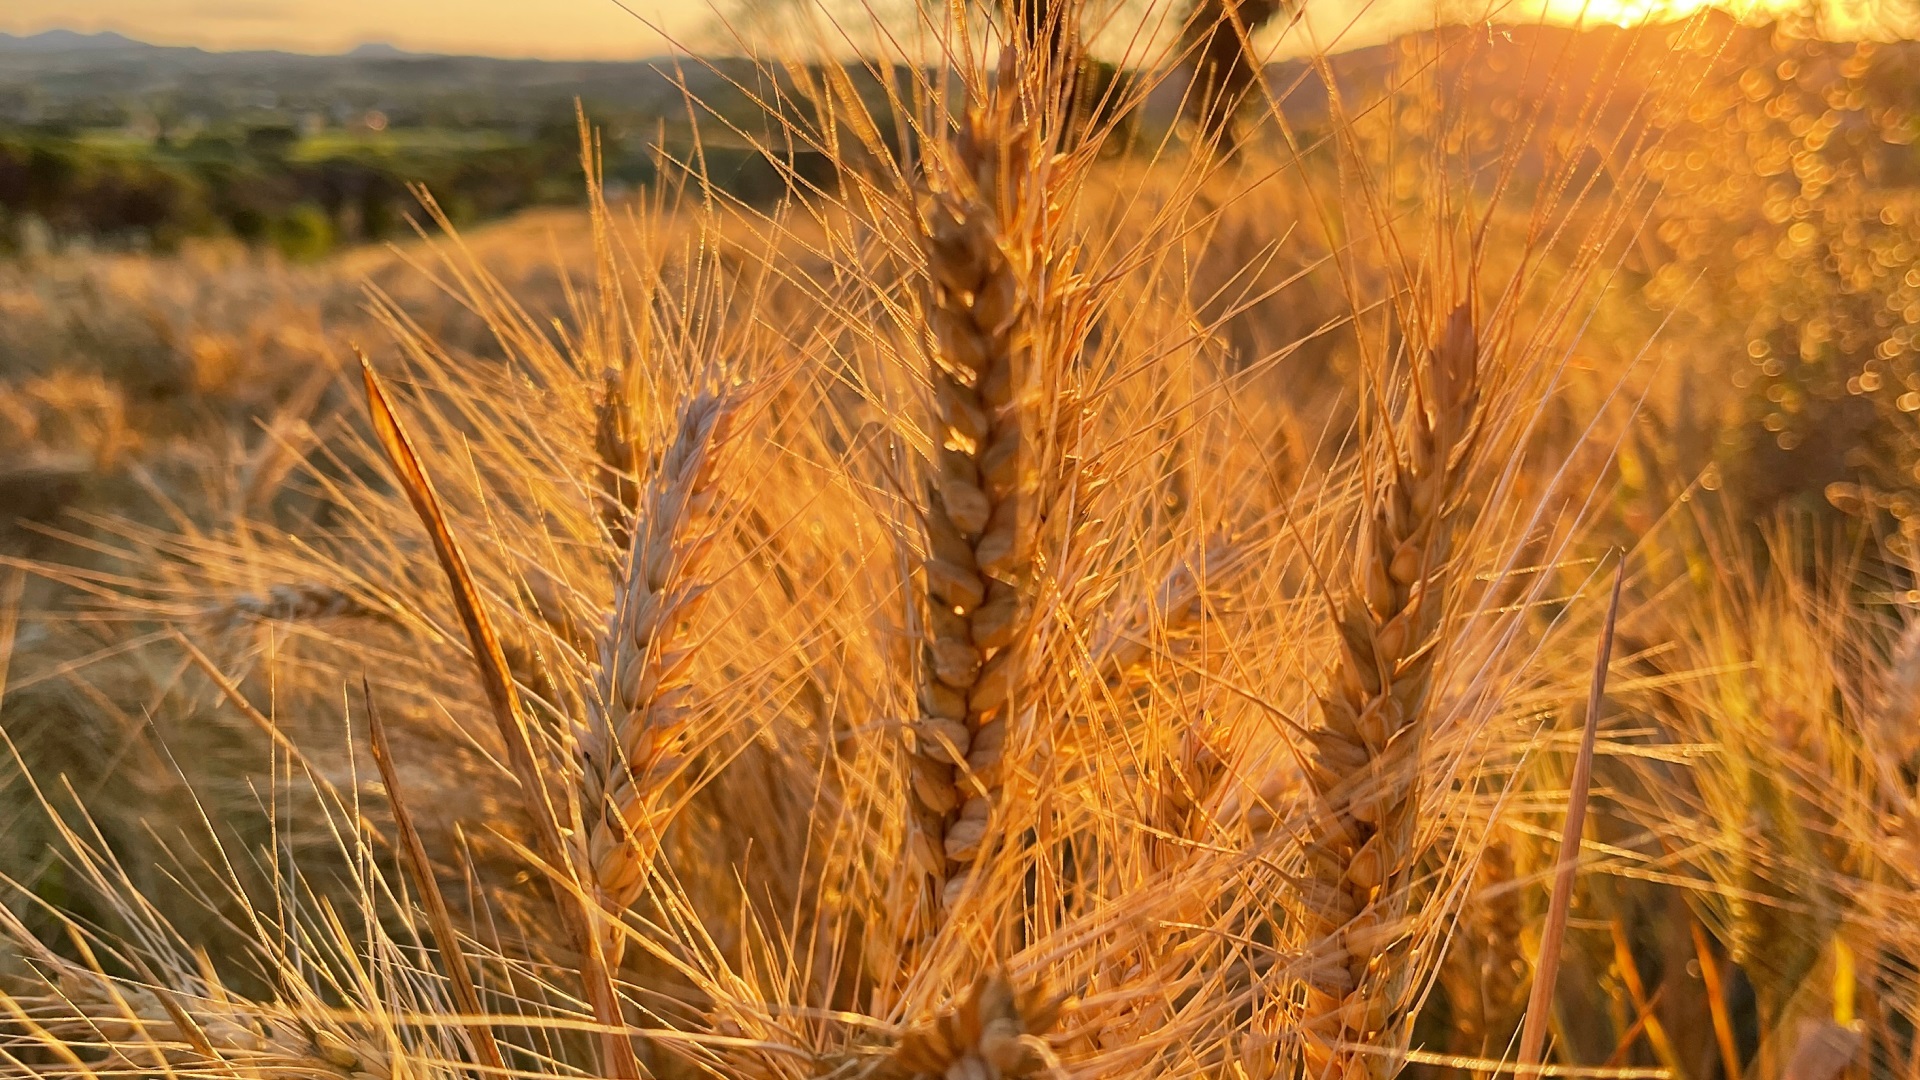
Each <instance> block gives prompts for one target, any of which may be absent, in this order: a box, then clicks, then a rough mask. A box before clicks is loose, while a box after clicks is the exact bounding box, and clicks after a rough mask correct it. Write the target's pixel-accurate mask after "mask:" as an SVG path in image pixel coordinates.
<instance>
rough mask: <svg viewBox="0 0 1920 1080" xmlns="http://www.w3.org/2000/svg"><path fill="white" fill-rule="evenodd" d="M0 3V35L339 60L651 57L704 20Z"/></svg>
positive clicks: (675, 9) (164, 1)
mask: <svg viewBox="0 0 1920 1080" xmlns="http://www.w3.org/2000/svg"><path fill="white" fill-rule="evenodd" d="M624 2H625V3H626V6H627V8H629V9H631V12H630V11H628V10H623V9H622V7H621V4H620V3H619V2H616V0H0V30H5V31H7V32H9V33H15V34H19V33H35V32H38V31H41V30H47V29H52V28H55V27H64V28H67V29H71V30H82V31H88V32H91V31H96V30H116V31H119V32H120V33H123V34H126V35H127V36H128V37H134V38H139V39H140V40H142V41H151V42H154V43H156V44H163V45H199V46H202V47H205V48H210V49H243V48H278V49H290V50H294V51H298V52H314V53H328V52H341V51H344V50H346V49H350V48H352V47H353V46H355V45H358V44H361V43H363V42H369V41H381V42H389V43H391V44H394V45H398V46H400V47H402V48H414V49H420V50H422V51H434V52H454V53H478V54H486V55H500V56H544V57H583V58H584V57H593V58H622V57H638V56H651V55H657V54H659V53H661V52H664V51H666V49H667V48H668V45H667V41H666V40H665V39H664V38H663V37H662V36H661V34H660V33H658V32H656V31H655V30H653V29H650V28H649V27H648V26H647V24H646V21H643V18H641V17H636V15H638V16H643V17H645V19H648V20H651V21H653V22H655V23H656V24H657V25H660V26H662V27H663V28H665V30H666V31H667V32H668V33H669V34H671V35H673V36H674V37H679V36H681V35H683V34H687V33H698V32H700V31H701V30H702V29H704V28H705V27H707V26H708V25H709V24H710V23H711V21H712V9H711V7H710V6H709V5H707V4H705V3H702V2H700V0H692V2H688V0H624Z"/></svg>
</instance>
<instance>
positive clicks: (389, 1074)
mask: <svg viewBox="0 0 1920 1080" xmlns="http://www.w3.org/2000/svg"><path fill="white" fill-rule="evenodd" d="M56 979H57V988H56V987H55V986H53V985H49V986H47V987H46V988H45V990H44V992H42V993H39V994H31V995H22V996H20V997H17V998H15V999H14V1002H15V1004H16V1005H18V1006H20V1007H21V1008H22V1009H23V1010H24V1011H25V1012H26V1014H27V1015H28V1016H29V1017H31V1018H32V1020H33V1021H34V1022H35V1023H36V1024H37V1025H38V1026H39V1028H40V1029H41V1030H43V1031H44V1032H45V1033H46V1034H47V1035H48V1036H51V1037H54V1038H59V1039H61V1040H63V1041H64V1043H65V1045H67V1046H70V1047H72V1048H73V1049H74V1050H75V1051H76V1052H78V1054H79V1056H81V1057H82V1058H83V1059H85V1058H89V1057H96V1055H97V1059H96V1060H93V1061H89V1062H88V1063H87V1068H88V1070H89V1071H90V1072H91V1073H93V1074H94V1075H111V1074H124V1075H146V1074H150V1073H153V1072H156V1071H159V1072H163V1073H168V1074H179V1075H196V1074H197V1075H240V1076H245V1077H258V1078H262V1080H268V1078H271V1080H294V1078H304V1080H329V1078H345V1080H392V1078H393V1077H394V1076H396V1075H398V1074H400V1072H401V1070H396V1069H395V1067H394V1063H393V1059H392V1057H391V1055H390V1054H389V1053H388V1052H387V1051H386V1050H384V1049H382V1048H381V1047H380V1045H378V1043H379V1042H380V1041H381V1040H379V1039H377V1038H376V1037H375V1035H374V1034H373V1033H370V1032H362V1031H355V1030H352V1029H350V1028H348V1027H343V1026H340V1025H337V1024H334V1023H332V1022H330V1021H321V1020H318V1019H316V1018H314V1017H309V1016H306V1015H304V1014H299V1013H296V1012H295V1011H293V1010H290V1009H287V1008H285V1007H282V1006H278V1005H261V1004H257V1003H254V1002H249V1001H244V1000H241V999H239V998H236V997H233V996H232V995H229V994H226V993H224V992H221V993H219V994H218V996H201V995H187V994H179V993H169V994H168V999H167V1000H164V1001H163V1000H162V998H161V996H160V994H159V993H156V992H155V991H154V990H152V989H150V988H148V987H144V986H139V985H135V984H133V983H127V982H122V981H119V980H109V979H106V978H104V977H102V976H100V975H96V974H94V973H92V972H90V971H87V970H86V969H84V968H80V967H78V966H73V965H63V966H62V967H61V968H60V970H59V972H58V974H57V977H56ZM170 1006H171V1007H170ZM183 1021H184V1025H183ZM235 1070H238V1072H237V1073H236V1072H235ZM80 1075H85V1074H80Z"/></svg>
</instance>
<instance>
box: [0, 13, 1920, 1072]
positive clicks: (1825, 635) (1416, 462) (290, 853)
mask: <svg viewBox="0 0 1920 1080" xmlns="http://www.w3.org/2000/svg"><path fill="white" fill-rule="evenodd" d="M1210 10H1212V9H1210V8H1209V7H1208V6H1207V5H1206V4H1200V5H1196V6H1195V7H1194V8H1193V9H1192V11H1191V12H1189V16H1188V23H1187V25H1186V26H1185V27H1182V26H1180V25H1179V20H1178V18H1175V19H1174V21H1173V23H1171V24H1168V25H1166V26H1161V27H1159V28H1157V29H1155V28H1151V27H1149V28H1145V29H1140V30H1138V31H1134V30H1131V29H1130V28H1129V27H1128V26H1127V25H1125V24H1124V23H1123V22H1122V21H1120V16H1118V15H1115V14H1113V13H1111V12H1105V11H1104V9H1101V10H1098V11H1097V10H1096V9H1094V8H1092V7H1088V8H1085V9H1082V8H1081V7H1080V6H1079V5H1077V4H1073V3H1059V4H1051V5H1039V6H1031V7H1030V6H1022V5H1014V6H1010V7H1008V8H1006V9H1005V10H1002V11H997V12H981V11H975V10H972V9H967V8H964V7H962V6H955V7H954V8H953V9H952V10H950V11H946V10H925V11H922V12H921V13H920V15H919V16H918V17H919V19H920V22H921V25H919V26H918V27H916V28H912V29H911V30H902V29H901V28H900V27H897V26H892V25H890V24H886V23H876V24H875V25H873V26H851V27H850V26H847V25H845V24H840V23H835V22H833V21H831V20H828V19H825V18H819V19H814V20H811V21H807V20H801V23H802V24H803V25H804V27H805V29H806V30H807V33H805V34H795V35H793V37H792V40H794V41H811V42H813V43H814V44H813V45H812V46H810V48H812V49H813V51H812V52H808V51H806V50H804V49H800V48H798V47H796V48H795V49H794V51H792V53H791V54H790V55H788V54H776V53H772V52H768V53H764V54H763V55H762V59H761V63H762V65H763V66H764V68H765V70H766V73H767V76H768V79H767V81H766V84H765V85H768V86H773V87H777V88H778V92H777V93H767V94H763V95H761V96H760V97H758V98H756V101H757V104H758V107H759V109H760V112H761V115H759V116H758V117H756V118H754V119H753V120H751V121H745V122H743V121H741V120H740V119H739V118H737V117H733V116H721V115H713V116H708V117H706V118H704V119H703V121H702V124H703V125H704V127H703V128H702V130H705V131H708V132H711V133H712V134H714V135H715V137H725V138H728V139H733V140H736V141H737V140H741V139H744V140H747V141H749V142H751V143H752V144H753V145H754V146H756V147H757V148H758V149H759V150H760V151H761V152H762V153H764V155H765V156H766V157H767V159H768V160H769V161H771V162H773V163H774V164H775V165H776V166H778V165H779V164H780V163H781V162H783V161H785V162H788V163H789V165H790V164H791V162H792V160H793V154H794V153H795V152H796V150H805V151H806V152H808V153H812V154H819V155H824V156H825V157H826V159H827V160H829V161H830V162H831V163H832V166H833V168H832V170H831V176H832V179H831V180H830V181H828V182H824V183H822V182H820V181H818V180H817V179H816V178H813V176H812V174H810V173H809V174H806V175H803V174H802V173H801V172H799V171H798V170H792V171H790V172H789V173H788V174H787V176H788V179H789V181H790V184H789V188H790V190H789V191H788V193H787V195H786V196H785V197H784V198H782V199H779V200H776V201H774V202H772V203H753V204H748V203H745V202H741V201H737V200H735V199H733V198H731V197H729V196H728V194H727V193H726V191H725V190H724V187H722V186H719V185H716V184H713V183H711V182H709V180H710V178H709V177H708V176H707V175H706V174H705V173H704V172H703V166H702V162H701V159H700V156H699V154H698V152H697V146H696V147H695V148H694V149H693V150H691V151H686V152H681V153H678V154H677V156H676V154H675V153H673V152H669V151H668V150H667V149H664V148H663V149H662V151H661V155H662V162H661V169H660V173H661V176H662V180H661V182H660V183H659V184H658V185H657V186H655V187H653V188H648V189H645V190H642V191H639V192H637V193H609V192H608V191H607V190H604V189H603V188H602V186H601V185H600V183H599V180H598V175H599V174H598V168H597V160H598V158H597V151H596V145H597V144H596V141H595V139H596V136H595V133H594V131H593V128H592V123H591V117H590V116H588V117H583V118H582V128H581V131H582V140H583V147H584V151H583V154H582V162H581V181H580V182H581V184H582V186H583V188H584V189H585V190H586V192H587V194H588V203H589V205H588V207H587V208H586V209H585V210H582V211H580V212H577V213H576V212H572V211H563V210H545V211H538V212H535V213H531V214H528V215H526V216H523V217H521V218H519V219H516V220H513V221H510V222H507V223H504V224H498V225H491V226H483V227H480V228H478V229H474V230H469V231H466V232H459V231H456V230H454V229H453V228H452V227H451V225H450V223H449V222H448V221H447V220H446V218H445V217H444V216H443V215H441V214H439V212H438V208H437V207H436V205H435V204H434V203H433V202H432V197H431V194H430V193H425V192H423V193H422V198H423V208H422V211H421V215H420V229H419V237H418V239H416V240H414V241H410V242H407V243H404V244H400V245H396V246H393V247H391V248H381V249H364V250H356V251H349V252H346V253H344V254H341V255H339V256H336V257H334V258H333V259H331V260H329V261H327V262H324V263H319V264H296V263H288V262H285V261H283V260H280V259H278V258H276V257H275V256H272V255H271V254H265V253H259V252H247V251H244V250H240V249H236V248H231V247H222V246H219V245H211V244H210V245H204V246H200V247H193V248H190V249H188V250H186V251H184V252H182V253H180V254H176V255H169V256H159V255H153V256H132V255H105V254H95V255H73V256H47V257H42V258H41V259H39V260H38V261H21V262H16V263H13V264H8V265H5V266H0V353H3V354H4V355H5V356H6V357H7V358H8V359H9V367H8V369H7V371H6V373H5V379H4V382H3V383H0V504H4V505H6V506H7V507H8V510H9V513H8V515H7V516H8V518H9V520H8V522H7V523H6V524H5V525H4V526H0V562H3V563H4V567H0V599H4V606H3V607H0V641H4V642H5V647H4V648H3V649H0V657H4V660H0V671H4V673H5V674H4V677H0V687H4V695H5V696H4V711H0V744H3V745H0V800H3V802H0V897H3V899H0V1076H6V1077H20V1078H28V1077H32V1078H46V1080H81V1078H85V1080H95V1078H103V1080H105V1078H116V1077H166V1078H169V1080H174V1078H179V1080H201V1078H205V1080H216V1078H229V1080H230V1078H242V1080H421V1078H424V1077H443V1076H444V1077H455V1076H460V1077H472V1078H474V1080H492V1078H501V1080H504V1078H509V1077H522V1078H533V1077H605V1078H610V1080H639V1078H641V1077H661V1078H666V1077H694V1076H711V1077H720V1078H751V1080H779V1078H786V1080H800V1078H806V1077H833V1078H836V1080H857V1078H865V1077H874V1078H883V1077H884V1078H895V1080H907V1078H918V1077H925V1078H934V1077H938V1078H944V1080H998V1078H1003V1077H1004V1078H1025V1077H1061V1078H1067V1077H1071V1078H1074V1080H1083V1078H1084V1080H1094V1078H1105V1077H1146V1076H1153V1077H1209V1078H1214V1077H1220V1078H1244V1080H1268V1078H1283V1077H1286V1078H1291V1077H1299V1078H1311V1080H1384V1078H1387V1077H1392V1076H1395V1075H1399V1074H1402V1073H1405V1074H1408V1075H1415V1076H1433V1077H1439V1076H1454V1075H1461V1076H1466V1075H1471V1076H1475V1077H1483V1076H1494V1075H1499V1074H1511V1075H1520V1076H1534V1075H1543V1074H1544V1075H1557V1076H1583V1077H1619V1078H1634V1077H1648V1078H1652V1077H1672V1078H1676V1080H1680V1078H1689V1080H1710V1078H1713V1077H1716V1076H1717V1077H1722V1078H1726V1080H1732V1078H1734V1077H1756V1078H1767V1080H1771V1078H1775V1077H1779V1078H1789V1080H1838V1078H1841V1077H1848V1078H1866V1077H1876V1078H1878V1077H1911V1076H1915V1075H1920V1035H1917V1034H1916V1031H1917V1029H1916V1023H1920V985H1917V979H1916V976H1917V975H1920V968H1916V964H1920V906H1916V897H1920V892H1917V891H1916V886H1917V885H1920V801H1916V800H1917V799H1920V791H1917V790H1916V786H1915V778H1916V774H1917V772H1920V759H1916V754H1920V726H1916V725H1920V621H1917V620H1916V616H1915V615H1914V614H1913V609H1914V607H1915V605H1917V604H1920V584H1916V581H1915V573H1914V570H1915V562H1914V560H1915V559H1916V557H1920V551H1917V550H1916V549H1915V547H1914V544H1913V540H1914V537H1915V535H1916V533H1917V532H1920V431H1917V430H1916V428H1915V426H1914V425H1915V421H1914V416H1915V414H1916V411H1917V410H1920V374H1916V371H1920V367H1917V366H1916V360H1915V358H1916V357H1917V356H1920V331H1916V329H1915V328H1916V326H1920V216H1917V215H1916V213H1915V211H1916V208H1920V197H1917V196H1916V194H1915V192H1916V191H1920V157H1916V156H1915V155H1914V153H1913V145H1912V144H1913V142H1914V138H1915V136H1916V135H1920V101H1916V100H1912V99H1913V98H1914V96H1915V93H1914V92H1913V91H1909V90H1905V89H1903V88H1904V87H1911V86H1915V85H1920V78H1916V79H1914V80H1912V81H1907V77H1908V76H1913V75H1915V74H1916V72H1915V71H1914V70H1913V69H1912V63H1913V60H1912V56H1911V55H1910V54H1909V53H1907V52H1903V51H1901V50H1900V49H1899V48H1898V47H1896V46H1894V45H1889V44H1886V43H1878V44H1876V43H1874V42H1847V43H1839V42H1826V41H1820V40H1817V39H1814V38H1807V37H1796V36H1794V35H1793V34H1792V33H1791V32H1790V30H1789V29H1788V28H1787V27H1786V26H1785V25H1784V24H1782V25H1769V26H1766V27H1754V26H1747V25H1738V24H1735V23H1734V22H1732V21H1731V20H1728V19H1726V18H1724V17H1720V16H1717V15H1702V16H1699V17H1696V18H1694V19H1692V20H1690V21H1686V22H1678V23H1672V24H1668V25H1664V26H1647V27H1642V28H1639V29H1632V30H1618V31H1615V30H1591V31H1579V32H1575V31H1569V30H1555V29H1552V28H1543V27H1516V28H1513V29H1505V28H1499V27H1495V26H1492V25H1491V24H1480V25H1472V26H1464V27H1451V28H1439V29H1434V30H1432V31H1430V32H1425V33H1420V34H1414V35H1409V36H1407V37H1405V38H1403V39H1401V40H1400V41H1399V42H1397V43H1396V44H1394V45H1392V46H1388V47H1385V48H1384V49H1381V50H1376V52H1375V53H1374V54H1372V55H1374V56H1376V57H1377V58H1378V60H1379V62H1378V63H1377V64H1376V66H1375V68H1373V69H1368V70H1367V71H1365V72H1358V73H1356V66H1354V65H1351V64H1349V65H1347V66H1342V63H1341V62H1340V61H1339V58H1338V57H1337V56H1335V55H1332V54H1331V53H1330V52H1327V51H1321V52H1317V53H1313V54H1312V55H1310V56H1309V57H1308V58H1306V59H1303V60H1299V61H1295V62H1293V63H1292V64H1291V65H1289V66H1283V67H1281V68H1279V69H1275V70H1280V71H1282V72H1283V73H1284V77H1275V76H1274V75H1273V72H1272V71H1271V70H1270V71H1268V72H1267V73H1265V75H1264V77H1263V75H1261V74H1257V73H1250V72H1246V71H1240V70H1238V69H1237V68H1236V67H1235V65H1236V64H1237V63H1242V62H1244V61H1242V60H1240V59H1237V58H1238V57H1239V56H1240V54H1239V53H1237V52H1236V51H1235V50H1236V49H1238V48H1240V47H1241V46H1242V45H1244V44H1245V40H1246V33H1245V30H1246V27H1245V26H1244V25H1241V23H1240V22H1236V20H1237V19H1240V18H1241V17H1240V16H1238V15H1233V14H1232V12H1233V11H1234V10H1236V9H1234V8H1232V7H1227V8H1224V9H1222V10H1225V11H1227V12H1228V13H1229V14H1228V16H1226V17H1225V18H1224V21H1223V22H1219V23H1217V24H1214V23H1207V22H1206V21H1205V20H1206V17H1207V12H1208V11H1210ZM1248 10H1249V11H1251V10H1252V9H1251V7H1249V9H1248ZM1269 15H1271V13H1265V14H1264V15H1263V16H1262V17H1267V16H1269ZM1280 17H1281V18H1283V19H1284V18H1286V17H1287V16H1286V15H1285V14H1284V13H1282V15H1281V16H1280ZM1116 39H1118V40H1119V41H1120V44H1119V45H1118V46H1117V47H1116V46H1114V45H1113V44H1112V42H1114V41H1115V40H1116ZM1094 41H1102V42H1107V43H1108V44H1107V45H1106V46H1104V47H1105V48H1106V49H1107V50H1108V52H1109V53H1112V52H1114V51H1115V50H1116V49H1117V52H1118V54H1119V55H1120V56H1121V60H1120V62H1118V63H1116V64H1111V65H1110V66H1111V67H1112V68H1113V69H1114V70H1117V71H1119V72H1121V73H1122V75H1123V76H1124V77H1117V78H1104V79H1095V78H1090V77H1089V75H1088V72H1089V71H1090V70H1092V69H1093V67H1094V65H1092V64H1091V63H1090V62H1089V61H1088V60H1087V56H1086V49H1087V48H1089V47H1090V46H1088V45H1086V44H1085V43H1088V42H1094ZM875 42H877V44H875ZM852 46H858V47H859V49H860V50H862V52H861V55H863V56H870V57H872V59H870V60H865V61H860V62H856V63H852V64H843V63H842V62H840V61H837V60H835V61H831V62H829V61H825V60H822V59H821V57H823V56H835V55H844V54H845V50H846V48H848V47H852ZM1170 101H1171V102H1173V103H1174V105H1173V110H1174V112H1175V113H1177V115H1178V119H1177V120H1165V119H1164V117H1165V116H1166V115H1168V111H1167V103H1168V102H1170ZM688 105H689V108H690V109H693V110H696V111H697V109H698V107H699V102H698V101H697V100H693V99H692V98H691V97H690V99H689V102H688ZM1156 109H1158V110H1159V111H1158V112H1156V111H1155V110H1156ZM1156 116H1158V117H1162V118H1163V120H1156V119H1155V117H1156ZM783 155H784V156H783Z"/></svg>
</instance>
